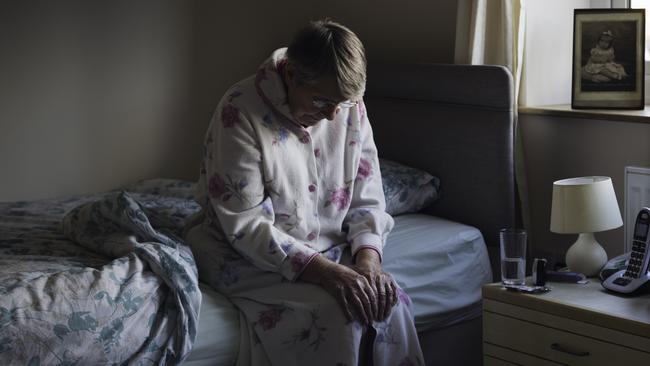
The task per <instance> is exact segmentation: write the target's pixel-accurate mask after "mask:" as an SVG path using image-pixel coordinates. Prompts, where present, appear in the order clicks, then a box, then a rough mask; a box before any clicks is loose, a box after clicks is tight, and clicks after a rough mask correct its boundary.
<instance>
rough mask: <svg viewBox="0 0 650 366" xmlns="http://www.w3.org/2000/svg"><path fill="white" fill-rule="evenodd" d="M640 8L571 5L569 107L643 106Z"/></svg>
mask: <svg viewBox="0 0 650 366" xmlns="http://www.w3.org/2000/svg"><path fill="white" fill-rule="evenodd" d="M644 54H645V10H643V9H575V11H574V17H573V73H572V75H573V77H572V87H571V89H572V90H571V107H572V108H576V109H591V108H593V109H601V108H602V109H643V108H644V106H645V105H644V98H645V91H644V78H645V76H644V73H645V62H644Z"/></svg>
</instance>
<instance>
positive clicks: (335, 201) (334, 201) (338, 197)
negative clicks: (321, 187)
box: [325, 187, 350, 211]
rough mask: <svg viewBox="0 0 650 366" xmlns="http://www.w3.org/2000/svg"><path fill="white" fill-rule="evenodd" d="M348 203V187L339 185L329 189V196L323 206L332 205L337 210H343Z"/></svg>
mask: <svg viewBox="0 0 650 366" xmlns="http://www.w3.org/2000/svg"><path fill="white" fill-rule="evenodd" d="M349 204H350V187H341V188H337V189H335V190H333V191H331V194H330V197H329V199H328V200H327V202H325V207H328V206H329V205H334V206H336V208H337V209H338V210H339V211H342V210H344V209H345V208H346V207H348V205H349Z"/></svg>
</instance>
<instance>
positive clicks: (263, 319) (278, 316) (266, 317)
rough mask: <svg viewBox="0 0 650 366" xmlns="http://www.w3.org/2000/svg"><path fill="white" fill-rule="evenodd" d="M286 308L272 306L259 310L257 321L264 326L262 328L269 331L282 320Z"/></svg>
mask: <svg viewBox="0 0 650 366" xmlns="http://www.w3.org/2000/svg"><path fill="white" fill-rule="evenodd" d="M283 311H284V309H276V308H271V309H268V310H265V311H260V312H259V317H258V318H257V323H258V324H259V325H261V326H262V330H264V331H267V330H270V329H273V328H275V326H276V325H277V324H278V322H279V321H281V320H282V312H283Z"/></svg>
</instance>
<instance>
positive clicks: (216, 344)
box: [184, 214, 492, 366]
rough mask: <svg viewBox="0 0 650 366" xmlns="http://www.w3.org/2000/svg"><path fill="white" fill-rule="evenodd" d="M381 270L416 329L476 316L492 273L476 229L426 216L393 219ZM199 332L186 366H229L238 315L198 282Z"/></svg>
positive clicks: (236, 338) (235, 349)
mask: <svg viewBox="0 0 650 366" xmlns="http://www.w3.org/2000/svg"><path fill="white" fill-rule="evenodd" d="M383 260H384V262H383V265H384V268H385V269H386V270H387V271H388V272H390V273H392V274H393V276H394V277H395V279H396V280H397V282H398V284H399V285H400V286H401V287H402V288H403V289H405V290H406V291H407V293H408V294H409V296H410V297H411V300H412V301H413V313H414V314H413V315H414V317H415V325H416V327H417V329H418V331H424V330H429V329H437V328H442V327H445V326H448V325H452V324H455V323H458V322H461V321H463V320H466V319H472V318H475V317H476V316H478V315H479V314H480V311H481V307H480V299H481V286H482V285H483V284H484V283H488V282H491V280H492V271H491V269H490V261H489V258H488V253H487V250H486V247H485V242H484V241H483V237H482V235H481V233H480V231H479V230H478V229H476V228H473V227H471V226H467V225H463V224H459V223H456V222H453V221H449V220H444V219H440V218H437V217H433V216H428V215H417V214H414V215H401V216H397V217H395V228H394V229H393V231H392V232H391V234H390V236H389V238H388V242H387V243H386V247H385V248H384V258H383ZM201 290H202V292H203V301H202V304H201V313H200V316H199V329H198V334H197V339H196V343H195V345H194V350H193V351H192V354H191V355H190V357H189V358H188V360H187V361H186V362H185V364H184V365H190V366H199V365H232V364H234V363H235V360H236V358H237V352H238V350H239V346H238V345H239V315H238V312H237V310H236V309H235V307H234V306H233V305H232V303H230V301H228V299H226V298H225V297H224V296H223V295H221V294H219V293H217V292H216V291H214V290H212V289H210V288H209V287H208V286H206V285H204V284H202V285H201Z"/></svg>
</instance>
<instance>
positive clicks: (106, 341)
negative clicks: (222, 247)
mask: <svg viewBox="0 0 650 366" xmlns="http://www.w3.org/2000/svg"><path fill="white" fill-rule="evenodd" d="M191 186H192V184H191V183H187V182H183V181H173V180H154V181H146V182H143V183H141V184H136V185H133V186H131V187H126V190H119V191H112V192H108V193H104V194H99V195H90V196H79V197H74V198H68V199H52V200H41V201H33V202H22V201H21V202H8V203H0V364H2V365H14V364H20V365H104V364H134V365H150V364H160V365H162V364H164V365H168V364H178V363H180V362H182V361H183V360H184V359H185V358H186V357H187V355H188V354H189V352H190V350H191V348H192V344H193V342H194V338H195V336H196V331H197V320H198V314H199V306H200V302H201V293H200V291H199V289H198V278H197V272H196V266H195V264H194V259H193V257H192V254H191V252H190V251H189V249H188V248H187V247H186V246H185V245H184V243H183V242H182V241H181V240H180V239H179V238H180V237H181V230H182V227H183V222H184V219H185V218H186V217H187V216H188V215H190V214H192V213H194V212H196V211H197V210H198V209H199V206H198V204H196V202H194V201H193V200H190V199H188V198H190V193H191V188H192V187H191Z"/></svg>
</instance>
